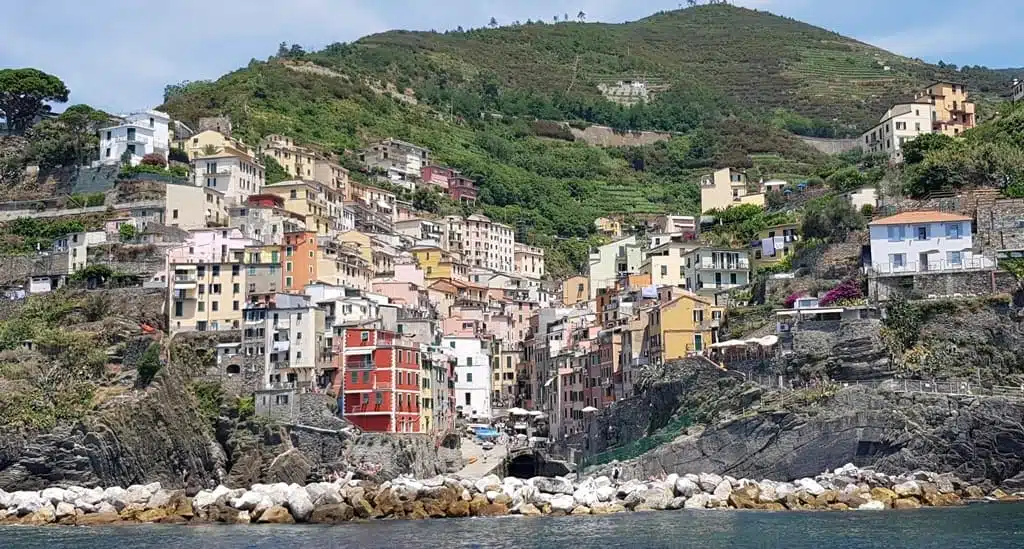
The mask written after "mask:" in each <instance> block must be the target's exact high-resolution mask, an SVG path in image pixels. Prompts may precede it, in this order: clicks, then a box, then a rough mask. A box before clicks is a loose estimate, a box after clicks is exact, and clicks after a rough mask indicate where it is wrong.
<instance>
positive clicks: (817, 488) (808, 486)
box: [793, 478, 825, 496]
mask: <svg viewBox="0 0 1024 549" xmlns="http://www.w3.org/2000/svg"><path fill="white" fill-rule="evenodd" d="M793 484H794V485H795V486H796V489H797V491H800V490H803V491H804V492H807V493H808V494H810V495H812V496H820V495H821V494H823V493H824V492H825V487H824V486H822V485H821V484H819V483H818V481H816V480H814V479H813V478H802V479H800V480H797V481H796V482H794V483H793Z"/></svg>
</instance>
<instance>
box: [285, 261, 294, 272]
mask: <svg viewBox="0 0 1024 549" xmlns="http://www.w3.org/2000/svg"><path fill="white" fill-rule="evenodd" d="M284 270H285V271H287V272H289V273H290V272H292V262H291V261H289V262H287V263H285V264H284Z"/></svg>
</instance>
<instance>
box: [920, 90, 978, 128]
mask: <svg viewBox="0 0 1024 549" xmlns="http://www.w3.org/2000/svg"><path fill="white" fill-rule="evenodd" d="M915 100H916V101H924V102H928V103H931V104H932V106H934V110H933V111H932V113H931V115H932V131H934V132H935V133H942V134H945V135H948V136H951V137H955V136H958V135H960V134H962V133H964V132H965V131H967V130H969V129H971V128H973V127H974V126H975V116H974V103H972V102H970V101H968V93H967V86H965V85H963V84H959V83H953V82H942V81H939V82H935V83H933V84H931V85H930V86H928V87H927V88H925V89H924V91H922V92H921V93H919V94H917V97H916V98H915Z"/></svg>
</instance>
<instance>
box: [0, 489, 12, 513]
mask: <svg viewBox="0 0 1024 549" xmlns="http://www.w3.org/2000/svg"><path fill="white" fill-rule="evenodd" d="M10 505H11V494H8V493H7V492H4V491H3V490H0V510H6V509H7V508H8V507H10Z"/></svg>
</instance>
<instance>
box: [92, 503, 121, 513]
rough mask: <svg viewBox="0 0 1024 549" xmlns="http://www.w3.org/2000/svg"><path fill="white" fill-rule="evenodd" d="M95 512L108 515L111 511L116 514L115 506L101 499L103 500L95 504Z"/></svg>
mask: <svg viewBox="0 0 1024 549" xmlns="http://www.w3.org/2000/svg"><path fill="white" fill-rule="evenodd" d="M96 512H97V513H99V514H101V515H109V514H111V513H113V514H115V515H116V514H117V508H116V507H114V506H113V505H111V504H109V503H107V502H105V501H103V502H100V504H99V505H97V506H96Z"/></svg>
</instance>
